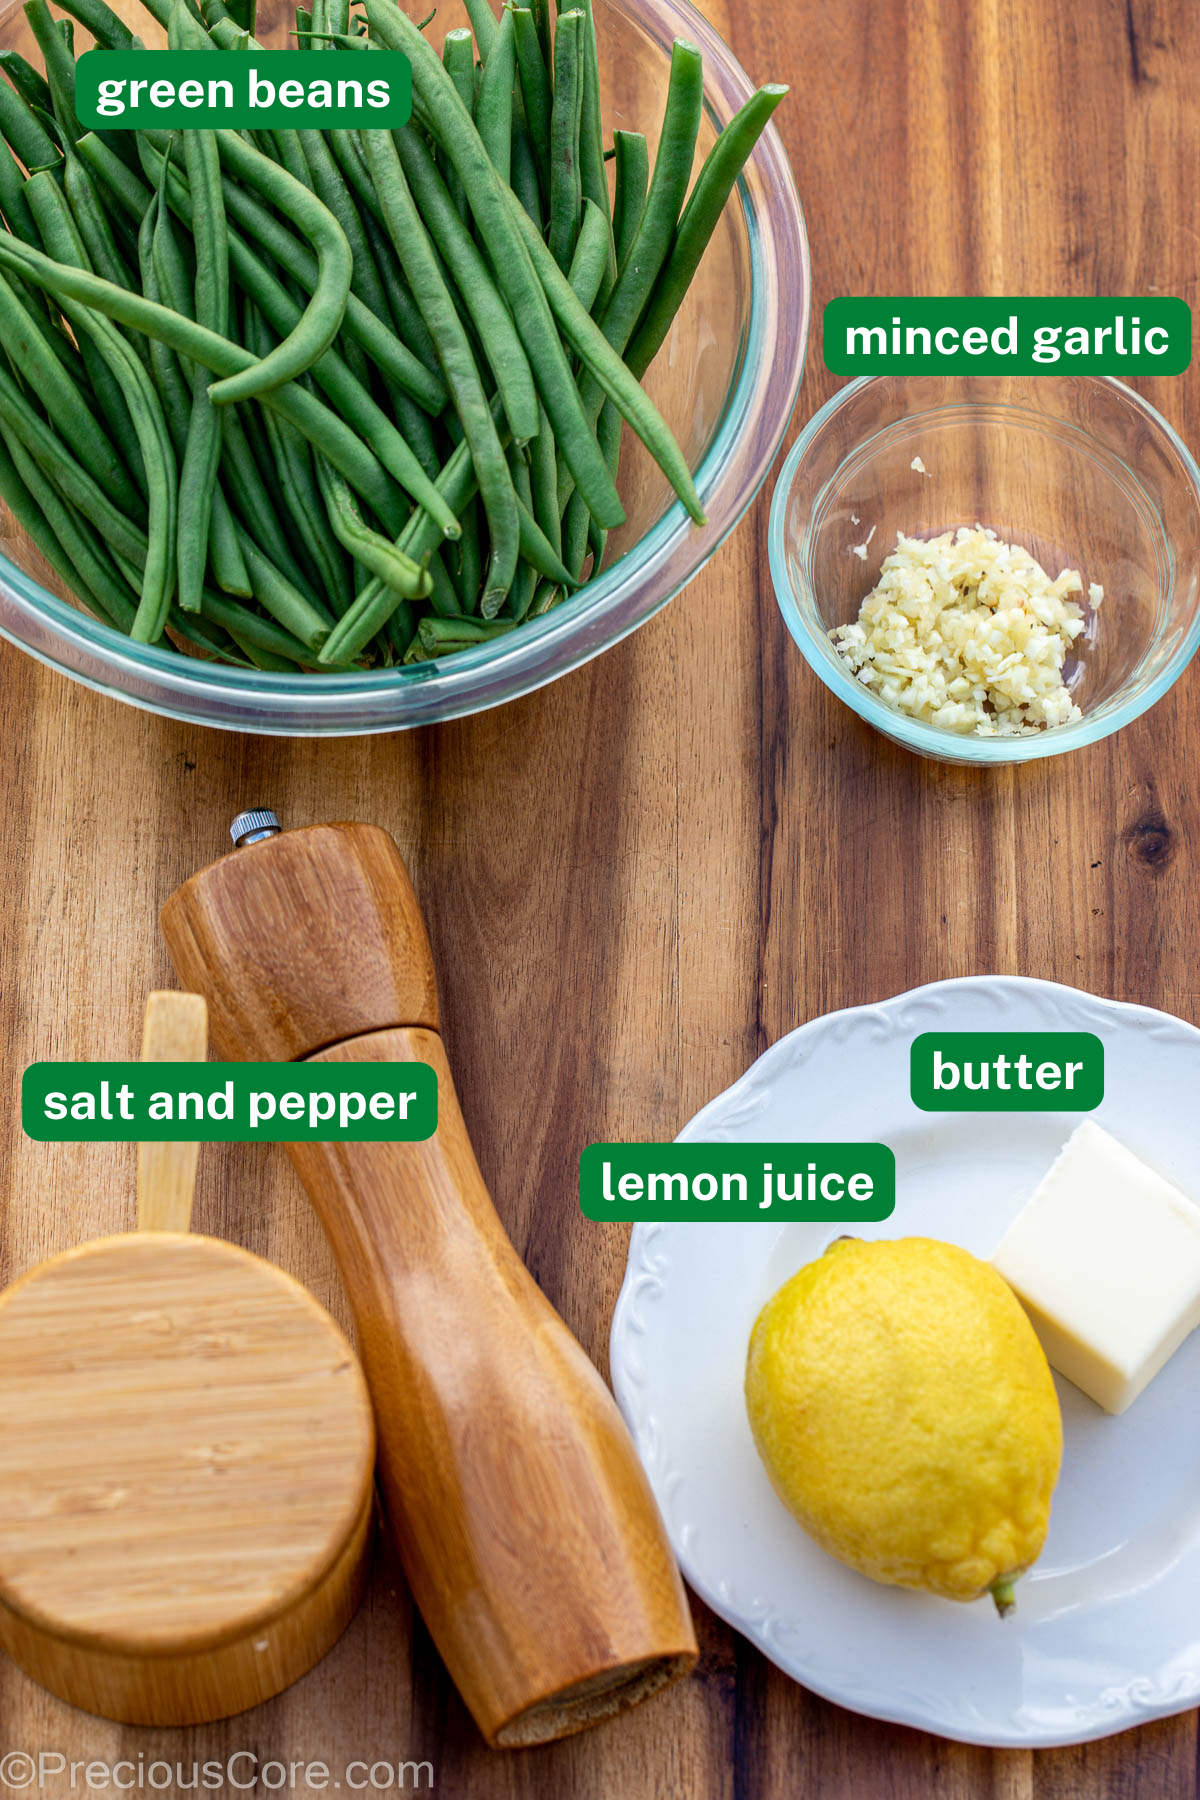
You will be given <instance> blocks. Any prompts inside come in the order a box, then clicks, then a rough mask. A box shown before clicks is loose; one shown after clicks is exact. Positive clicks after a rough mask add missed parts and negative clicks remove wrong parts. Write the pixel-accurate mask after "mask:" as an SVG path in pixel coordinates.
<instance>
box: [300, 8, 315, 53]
mask: <svg viewBox="0 0 1200 1800" xmlns="http://www.w3.org/2000/svg"><path fill="white" fill-rule="evenodd" d="M312 29H313V15H312V14H311V13H310V12H309V10H308V8H307V7H306V6H298V7H297V8H296V31H295V36H296V38H297V39H298V41H299V47H300V49H301V50H315V49H316V45H315V44H314V43H313V42H312Z"/></svg>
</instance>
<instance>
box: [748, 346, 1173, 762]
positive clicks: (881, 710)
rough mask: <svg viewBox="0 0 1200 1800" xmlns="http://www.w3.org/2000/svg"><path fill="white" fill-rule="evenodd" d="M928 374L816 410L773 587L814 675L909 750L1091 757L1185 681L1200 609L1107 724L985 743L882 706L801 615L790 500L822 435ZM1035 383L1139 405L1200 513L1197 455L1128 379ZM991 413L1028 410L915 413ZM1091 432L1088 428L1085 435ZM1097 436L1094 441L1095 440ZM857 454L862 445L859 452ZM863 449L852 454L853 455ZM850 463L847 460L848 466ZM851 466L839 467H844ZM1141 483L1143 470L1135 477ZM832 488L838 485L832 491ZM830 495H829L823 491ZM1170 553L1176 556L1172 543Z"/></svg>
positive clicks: (1012, 406)
mask: <svg viewBox="0 0 1200 1800" xmlns="http://www.w3.org/2000/svg"><path fill="white" fill-rule="evenodd" d="M921 379H922V378H921V377H919V376H902V375H860V376H856V377H855V378H854V379H853V380H852V381H849V382H847V383H846V384H845V385H844V386H843V387H840V388H838V390H837V391H836V393H834V394H832V395H831V396H830V398H829V399H828V400H827V401H826V402H825V404H824V405H823V406H822V407H820V408H819V410H818V411H817V412H815V413H814V414H813V416H812V418H811V419H810V420H809V421H808V423H807V425H805V427H804V429H803V431H802V432H801V433H800V436H799V437H798V438H797V439H796V442H795V443H794V444H793V445H792V448H791V450H790V451H789V452H788V454H787V457H786V458H785V460H784V463H783V466H782V468H781V469H780V471H779V476H778V479H777V480H776V483H775V488H774V491H773V493H772V495H771V510H770V518H769V520H768V525H767V556H768V561H769V564H770V569H771V582H772V586H773V587H774V590H775V599H776V603H777V604H778V607H779V610H780V612H781V613H782V615H783V620H784V624H785V625H786V626H787V628H788V632H789V634H790V636H791V638H792V640H793V642H794V643H795V644H796V647H797V648H798V649H799V651H800V654H801V655H802V656H803V657H804V660H805V662H807V664H808V666H809V668H810V669H811V670H812V671H813V673H814V674H815V675H816V676H817V677H818V679H819V680H820V681H821V682H822V683H823V684H824V686H825V687H827V688H828V689H829V691H830V693H832V694H833V695H835V696H836V698H837V699H839V700H841V701H843V702H844V703H845V704H846V705H847V706H849V707H850V709H851V710H852V711H853V712H855V713H857V714H858V716H859V718H860V719H862V720H864V721H865V723H866V724H868V725H872V726H874V727H875V729H876V730H877V731H880V732H882V733H883V734H884V736H886V737H890V738H892V739H893V740H895V741H898V742H900V743H902V744H903V745H904V747H905V748H906V749H909V750H913V751H916V752H917V753H918V754H920V755H924V756H930V757H934V758H938V759H941V760H943V761H944V760H951V761H954V762H960V763H976V764H982V765H985V766H986V765H989V764H990V765H997V764H1004V763H1023V762H1034V761H1036V760H1037V759H1038V758H1039V757H1043V756H1062V755H1064V754H1066V752H1067V751H1070V750H1081V749H1083V748H1085V747H1086V746H1087V745H1088V744H1094V743H1099V742H1100V741H1101V740H1102V739H1103V738H1106V737H1110V736H1111V735H1112V733H1113V732H1115V731H1120V730H1121V729H1122V728H1123V727H1124V726H1126V725H1128V724H1130V723H1131V722H1132V721H1133V720H1134V719H1136V718H1139V717H1140V716H1141V714H1142V713H1144V712H1147V711H1149V709H1150V707H1152V706H1154V705H1155V704H1156V703H1157V702H1158V701H1159V700H1161V699H1162V697H1163V695H1164V694H1165V693H1167V692H1168V691H1169V689H1170V688H1172V687H1173V686H1174V685H1175V683H1176V682H1177V681H1178V680H1179V677H1180V676H1181V675H1182V674H1183V672H1184V670H1185V669H1186V668H1187V666H1188V664H1189V663H1190V662H1191V660H1192V658H1193V657H1194V656H1195V654H1196V652H1197V650H1198V649H1200V605H1198V606H1197V609H1196V616H1195V618H1194V619H1193V620H1192V622H1191V624H1190V625H1189V627H1188V629H1187V632H1186V633H1185V635H1184V638H1183V641H1182V642H1181V643H1180V644H1179V645H1178V647H1177V648H1176V649H1175V650H1174V651H1173V652H1172V654H1171V656H1170V658H1169V659H1168V661H1167V663H1166V665H1165V667H1164V668H1163V669H1161V670H1160V671H1159V673H1158V674H1157V675H1156V676H1155V677H1154V679H1153V680H1152V681H1149V682H1147V683H1146V684H1145V685H1144V686H1143V687H1141V688H1139V689H1138V691H1137V692H1136V693H1134V694H1131V695H1130V696H1129V698H1128V699H1127V700H1125V701H1124V702H1123V703H1122V704H1121V705H1120V706H1118V707H1115V708H1114V709H1113V711H1112V712H1111V713H1108V714H1106V715H1105V716H1104V717H1102V718H1098V719H1093V718H1090V717H1089V715H1087V714H1085V715H1084V717H1083V718H1082V719H1080V720H1079V721H1078V722H1077V723H1076V724H1074V725H1059V726H1055V728H1054V729H1053V730H1047V731H1043V732H1040V733H1039V734H1038V735H1037V736H1030V737H992V738H989V737H976V736H974V735H973V734H970V733H966V734H962V735H960V734H959V733H958V732H953V731H948V730H946V729H945V728H944V727H943V726H940V725H929V724H927V723H926V722H925V721H924V720H922V719H913V718H910V717H909V716H908V715H907V714H906V713H902V712H899V711H897V710H896V709H895V708H894V707H891V706H889V705H888V704H887V702H886V701H885V700H881V699H880V698H879V697H878V695H875V694H872V693H870V692H869V691H868V690H867V689H866V688H865V687H864V686H863V684H862V683H861V682H860V681H856V680H855V679H854V676H853V675H852V674H851V673H850V671H849V669H848V668H847V667H846V664H845V662H844V661H843V660H842V658H840V657H839V656H838V655H837V654H836V652H835V651H832V650H831V649H830V648H829V645H828V640H827V639H826V638H825V637H824V636H823V635H822V636H821V637H820V638H819V639H818V638H817V637H816V635H815V634H814V632H813V631H812V629H811V627H810V626H809V624H808V622H807V620H806V619H804V618H803V617H802V615H801V613H800V610H799V607H798V605H797V602H796V598H795V593H794V586H793V582H792V579H791V576H790V574H789V571H788V563H787V554H786V550H785V545H784V516H785V513H786V511H787V505H788V501H789V499H790V497H791V493H792V490H793V488H794V487H795V484H796V481H797V479H798V477H799V473H800V466H801V464H802V462H803V461H804V458H805V456H806V455H807V453H808V451H809V449H810V447H811V445H812V443H813V441H814V439H815V438H816V437H817V435H818V433H819V432H820V431H821V430H822V429H823V428H824V427H825V426H826V425H827V424H828V423H829V421H830V420H831V419H833V418H834V417H835V416H836V415H837V413H838V412H840V410H841V409H842V408H843V407H844V406H846V405H847V404H848V403H849V402H850V400H852V399H853V398H854V397H855V395H857V394H859V393H861V392H862V391H863V390H864V389H865V388H868V387H872V386H877V385H878V384H879V383H881V382H884V383H887V382H892V383H896V382H902V381H908V382H910V383H911V382H919V381H920V380H921ZM930 379H941V380H942V381H943V382H945V383H950V384H952V383H954V382H955V381H961V382H963V383H964V384H965V383H966V382H967V381H968V380H969V381H970V383H971V386H972V387H973V388H976V387H978V388H984V387H986V386H987V385H988V384H989V383H990V382H994V383H995V384H996V386H997V387H999V386H1001V385H1003V383H1004V382H1006V381H1008V382H1011V381H1012V380H1013V379H1014V377H1012V376H995V377H989V376H986V375H980V376H972V377H967V376H959V377H954V376H945V377H941V378H930ZM1015 379H1017V380H1024V381H1028V382H1035V383H1036V382H1038V381H1044V382H1046V383H1052V382H1054V381H1073V382H1091V383H1093V384H1095V385H1098V386H1102V387H1105V388H1109V389H1112V390H1114V391H1115V392H1117V393H1118V394H1120V395H1121V396H1122V398H1123V399H1124V400H1126V401H1129V402H1131V403H1132V405H1133V407H1134V409H1135V411H1137V412H1139V413H1140V414H1141V415H1142V416H1143V418H1144V419H1145V420H1146V422H1147V423H1148V424H1149V426H1150V427H1151V429H1152V430H1154V431H1155V432H1156V433H1158V434H1159V435H1161V437H1163V438H1164V439H1165V440H1166V442H1167V444H1168V445H1169V446H1170V448H1171V449H1172V450H1173V451H1174V452H1175V454H1176V456H1177V457H1178V459H1179V463H1180V465H1181V468H1182V472H1183V475H1184V478H1185V479H1186V481H1187V482H1188V484H1189V485H1190V488H1191V493H1192V500H1193V504H1194V505H1195V507H1196V509H1197V511H1198V512H1200V466H1198V465H1197V462H1196V458H1195V457H1194V456H1193V455H1192V452H1191V451H1190V450H1189V449H1188V447H1187V445H1186V444H1185V443H1184V441H1183V439H1182V438H1181V437H1180V435H1179V433H1178V432H1177V431H1176V430H1175V427H1174V426H1173V425H1172V424H1171V423H1170V422H1169V421H1168V420H1167V419H1165V418H1164V417H1163V415H1162V414H1161V413H1160V412H1159V411H1158V409H1157V407H1155V406H1152V405H1151V403H1150V401H1149V400H1147V399H1145V398H1144V396H1143V395H1141V394H1139V393H1137V392H1136V391H1135V390H1134V389H1133V388H1131V387H1129V386H1128V385H1127V384H1126V383H1125V382H1123V381H1119V380H1118V379H1117V377H1116V376H1115V375H1046V376H1024V377H1016V378H1015ZM984 405H987V406H991V407H995V408H997V410H1006V409H1008V410H1014V411H1016V410H1021V408H1020V407H1019V406H1018V403H1017V402H1015V401H1005V400H1002V399H985V398H984V396H983V395H979V396H978V397H977V396H975V395H974V394H971V395H964V396H960V397H959V398H956V399H954V400H952V401H947V402H944V403H941V402H940V403H938V404H936V405H932V406H930V407H929V408H928V409H927V411H926V412H925V413H916V414H913V415H911V416H912V417H914V418H922V417H932V416H933V415H934V414H936V413H939V412H942V411H948V410H950V409H951V408H953V407H957V408H963V409H967V410H969V409H971V408H973V407H975V406H984ZM1077 429H1084V428H1077ZM1088 435H1090V434H1088ZM856 448H857V446H856ZM852 453H853V451H848V452H847V455H850V454H852ZM842 460H843V461H845V458H844V457H843V459H842ZM840 466H841V464H839V467H840ZM1131 473H1133V474H1134V476H1135V478H1136V473H1137V472H1136V470H1133V471H1131ZM825 486H826V487H827V486H828V483H826V484H825ZM821 491H822V492H824V488H823V489H822V490H821ZM1168 549H1170V545H1169V541H1168ZM1175 580H1176V570H1175V558H1174V555H1173V554H1172V555H1170V556H1169V558H1168V566H1167V588H1166V600H1167V602H1168V603H1169V602H1170V599H1171V597H1172V595H1173V593H1174V590H1175Z"/></svg>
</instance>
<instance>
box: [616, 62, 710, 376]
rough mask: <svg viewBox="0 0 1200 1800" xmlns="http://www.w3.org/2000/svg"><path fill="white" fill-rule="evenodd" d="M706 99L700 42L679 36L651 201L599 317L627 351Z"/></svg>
mask: <svg viewBox="0 0 1200 1800" xmlns="http://www.w3.org/2000/svg"><path fill="white" fill-rule="evenodd" d="M702 100H703V68H702V64H701V57H700V52H699V50H697V48H696V46H695V44H689V43H687V42H686V40H685V39H683V38H676V40H675V44H674V47H673V49H672V51H671V78H670V84H669V86H668V89H667V104H666V109H665V111H664V113H663V124H662V135H661V136H660V138H659V140H658V151H657V153H656V155H655V158H654V173H653V175H652V176H651V178H650V186H649V189H648V191H647V194H646V204H645V207H644V209H643V211H642V216H641V218H640V219H639V220H638V226H637V230H636V231H635V232H634V234H633V238H632V241H631V243H630V245H629V249H628V251H627V253H626V256H625V260H624V263H623V265H622V268H621V273H620V274H619V275H618V277H617V283H616V286H615V287H614V288H613V291H612V294H611V296H610V298H609V302H608V305H607V307H606V308H605V311H604V316H603V318H602V319H601V321H600V328H601V330H602V331H603V333H604V335H605V337H606V338H607V339H608V341H609V343H610V344H611V345H612V346H613V348H614V349H615V350H617V351H623V350H624V349H625V346H626V345H627V343H628V342H629V339H630V337H631V336H632V334H633V330H634V327H635V326H636V325H637V322H638V320H639V318H640V317H641V314H642V310H643V308H644V307H645V304H646V302H647V300H648V299H649V297H650V290H651V288H652V287H653V286H654V283H655V281H656V279H657V277H658V273H659V270H660V269H661V268H662V266H663V263H664V262H665V260H666V256H667V252H668V249H669V248H670V243H671V234H672V232H673V231H674V230H675V226H676V223H677V222H678V219H679V214H680V209H681V208H682V206H683V199H684V195H685V194H686V193H687V189H688V182H689V181H690V180H691V174H692V163H693V161H694V160H695V155H696V137H697V134H698V132H699V129H700V111H701V105H702Z"/></svg>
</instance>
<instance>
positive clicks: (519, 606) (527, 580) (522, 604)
mask: <svg viewBox="0 0 1200 1800" xmlns="http://www.w3.org/2000/svg"><path fill="white" fill-rule="evenodd" d="M537 585H538V573H537V570H536V569H535V568H534V566H533V564H532V563H527V562H523V563H522V564H521V566H520V568H519V569H518V570H517V579H516V580H515V581H514V582H513V584H512V592H511V593H510V594H509V596H508V599H507V600H506V601H505V604H504V617H505V618H506V619H511V620H512V622H513V624H514V625H519V624H520V623H521V621H522V620H523V619H525V618H527V617H528V614H529V608H530V607H531V606H532V604H533V596H534V594H535V592H536V591H537Z"/></svg>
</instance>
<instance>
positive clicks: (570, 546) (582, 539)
mask: <svg viewBox="0 0 1200 1800" xmlns="http://www.w3.org/2000/svg"><path fill="white" fill-rule="evenodd" d="M590 523H591V521H590V519H589V517H588V509H587V507H586V505H585V504H584V499H583V496H582V494H581V493H580V492H579V490H578V489H576V490H575V492H574V493H573V494H572V495H571V498H570V499H569V500H568V501H567V510H566V512H565V513H564V514H563V522H562V554H563V562H564V563H565V564H566V566H567V568H568V569H569V570H570V572H571V578H572V580H573V581H574V582H575V583H576V584H578V583H579V582H581V581H582V580H583V565H584V563H585V562H586V561H587V550H588V526H589V524H590Z"/></svg>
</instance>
